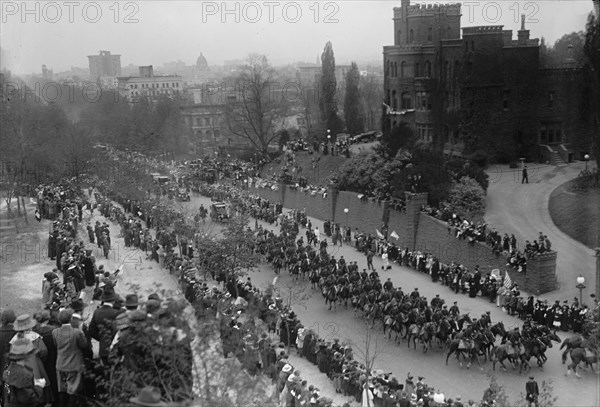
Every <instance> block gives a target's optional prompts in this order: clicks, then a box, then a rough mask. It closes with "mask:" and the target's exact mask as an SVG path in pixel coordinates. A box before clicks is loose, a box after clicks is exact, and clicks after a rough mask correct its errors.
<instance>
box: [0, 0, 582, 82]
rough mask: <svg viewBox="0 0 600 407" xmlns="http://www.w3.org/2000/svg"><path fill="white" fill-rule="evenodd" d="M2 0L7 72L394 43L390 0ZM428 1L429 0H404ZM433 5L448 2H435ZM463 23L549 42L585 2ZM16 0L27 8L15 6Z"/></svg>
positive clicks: (483, 15) (522, 6)
mask: <svg viewBox="0 0 600 407" xmlns="http://www.w3.org/2000/svg"><path fill="white" fill-rule="evenodd" d="M0 3H1V6H2V8H1V11H2V14H1V26H0V34H1V35H0V38H1V40H0V45H1V46H2V49H3V60H2V65H3V66H7V67H8V68H9V69H11V70H12V71H13V72H15V73H31V72H40V71H41V65H42V64H46V65H47V66H48V68H51V69H54V72H60V71H64V70H68V69H70V67H71V66H78V67H83V68H87V67H88V60H87V56H88V55H92V54H97V53H98V51H100V50H109V51H111V52H112V53H113V54H120V55H121V63H122V65H123V66H125V65H128V64H130V63H132V64H135V65H150V64H153V65H155V66H160V65H162V64H163V63H165V62H169V61H175V60H182V61H184V62H185V63H186V64H194V63H195V61H196V58H197V57H198V55H199V54H200V52H203V53H204V56H205V57H206V58H207V60H208V63H209V64H222V63H223V61H224V60H230V59H242V58H244V57H245V56H246V55H248V54H249V53H250V52H258V53H262V54H266V55H267V56H268V57H269V60H270V61H271V62H272V63H274V64H284V63H287V62H294V61H306V62H314V61H315V60H316V57H317V55H320V53H321V52H322V50H323V47H324V45H325V43H326V42H327V41H328V40H330V41H331V42H332V43H333V49H334V52H335V56H336V62H337V63H339V64H345V63H348V62H350V61H352V60H357V61H365V60H377V61H379V60H381V59H382V51H383V50H382V47H383V46H384V45H391V44H393V23H392V17H393V8H394V7H399V6H400V0H396V1H366V0H361V1H351V0H342V1H331V2H328V1H319V2H317V1H296V2H294V1H269V0H266V1H256V2H249V1H240V2H236V1H227V2H222V1H214V2H213V1H199V0H194V1H191V0H190V1H165V0H144V1H130V2H127V1H119V2H117V1H114V0H97V1H76V0H73V1H70V0H65V1H56V2H48V1H38V2H33V1H31V2H22V1H5V0H0ZM411 3H412V4H415V3H420V4H423V3H435V2H432V1H419V2H417V1H412V2H411ZM441 3H455V2H444V1H442V2H441ZM460 3H461V4H462V5H463V7H462V15H463V16H462V19H461V24H462V27H468V26H476V25H504V28H505V29H513V30H515V32H514V33H513V38H515V39H516V30H518V29H519V26H520V24H519V16H520V15H521V14H526V15H527V20H526V21H527V28H528V29H529V30H531V37H532V38H541V37H545V38H546V40H547V42H549V43H553V42H554V41H556V40H557V39H558V38H560V37H561V36H562V35H563V34H565V33H569V32H572V31H580V30H584V29H585V22H586V19H587V15H588V14H589V12H590V11H591V10H592V8H593V4H592V0H568V1H560V0H545V1H515V0H499V1H463V2H460ZM23 4H25V6H26V7H23Z"/></svg>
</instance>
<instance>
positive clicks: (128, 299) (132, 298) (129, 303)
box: [125, 294, 139, 307]
mask: <svg viewBox="0 0 600 407" xmlns="http://www.w3.org/2000/svg"><path fill="white" fill-rule="evenodd" d="M138 305H139V303H138V296H137V294H127V295H126V296H125V306H126V307H137V306H138Z"/></svg>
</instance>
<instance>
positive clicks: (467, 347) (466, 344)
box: [446, 339, 481, 369]
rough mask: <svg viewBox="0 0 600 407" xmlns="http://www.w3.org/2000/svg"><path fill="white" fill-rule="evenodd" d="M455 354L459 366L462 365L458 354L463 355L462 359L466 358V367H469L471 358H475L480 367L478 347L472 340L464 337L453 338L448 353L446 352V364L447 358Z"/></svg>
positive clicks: (471, 361)
mask: <svg viewBox="0 0 600 407" xmlns="http://www.w3.org/2000/svg"><path fill="white" fill-rule="evenodd" d="M452 354H456V359H457V360H458V362H459V363H460V367H463V362H462V361H461V360H460V356H462V357H463V359H464V360H468V361H469V363H468V364H467V369H468V368H470V367H471V364H472V363H473V360H474V359H476V360H477V363H478V364H479V366H480V367H481V362H479V356H478V354H479V347H478V346H477V345H476V343H475V342H474V341H473V340H465V339H453V340H452V341H451V342H450V347H449V350H448V353H447V354H446V365H447V364H448V359H449V358H450V355H452Z"/></svg>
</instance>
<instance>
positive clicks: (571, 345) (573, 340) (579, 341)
mask: <svg viewBox="0 0 600 407" xmlns="http://www.w3.org/2000/svg"><path fill="white" fill-rule="evenodd" d="M587 346H588V343H587V340H586V339H585V338H584V337H583V336H582V335H576V336H571V337H569V338H567V339H565V340H564V341H563V343H562V345H560V350H563V349H564V350H565V351H564V352H563V353H562V363H563V365H564V364H565V362H566V361H567V355H568V354H569V352H570V351H571V350H573V349H577V348H585V347H587Z"/></svg>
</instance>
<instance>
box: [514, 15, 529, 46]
mask: <svg viewBox="0 0 600 407" xmlns="http://www.w3.org/2000/svg"><path fill="white" fill-rule="evenodd" d="M517 38H518V41H517V43H518V44H519V45H527V42H528V41H529V30H526V29H525V14H521V29H520V30H519V31H518V33H517Z"/></svg>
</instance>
